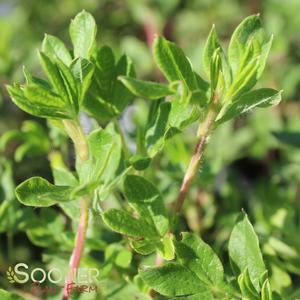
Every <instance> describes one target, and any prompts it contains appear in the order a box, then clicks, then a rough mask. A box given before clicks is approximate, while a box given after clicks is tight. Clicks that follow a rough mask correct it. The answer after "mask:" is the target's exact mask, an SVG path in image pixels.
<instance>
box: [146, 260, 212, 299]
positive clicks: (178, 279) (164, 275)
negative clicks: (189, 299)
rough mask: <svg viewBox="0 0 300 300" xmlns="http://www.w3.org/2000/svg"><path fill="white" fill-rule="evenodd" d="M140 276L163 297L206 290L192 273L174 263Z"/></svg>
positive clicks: (147, 271)
mask: <svg viewBox="0 0 300 300" xmlns="http://www.w3.org/2000/svg"><path fill="white" fill-rule="evenodd" d="M140 275H141V277H142V279H143V280H144V281H145V282H146V283H147V284H148V285H149V286H150V287H151V288H153V289H154V290H155V291H157V292H159V293H160V294H162V295H164V296H169V297H174V296H184V295H192V294H196V293H200V292H205V291H206V290H207V286H206V285H203V282H202V281H201V280H200V279H199V278H198V277H196V276H195V274H194V273H193V272H192V271H190V270H189V269H188V268H186V267H184V266H181V265H178V264H175V263H167V264H165V265H164V266H163V267H158V268H149V269H147V270H146V271H144V272H141V273H140Z"/></svg>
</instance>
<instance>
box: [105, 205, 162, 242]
mask: <svg viewBox="0 0 300 300" xmlns="http://www.w3.org/2000/svg"><path fill="white" fill-rule="evenodd" d="M102 218H103V221H104V223H105V224H106V225H107V226H108V227H110V228H111V229H113V230H114V231H116V232H119V233H121V234H126V235H128V236H131V237H137V238H150V239H151V238H153V237H156V236H157V233H156V231H155V228H154V227H151V226H150V225H149V224H148V223H146V222H144V221H143V220H138V219H135V218H134V217H132V216H131V215H130V214H129V213H127V212H125V211H123V210H119V209H115V208H112V209H109V210H107V211H105V212H104V213H103V214H102Z"/></svg>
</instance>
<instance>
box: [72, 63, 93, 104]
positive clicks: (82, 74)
mask: <svg viewBox="0 0 300 300" xmlns="http://www.w3.org/2000/svg"><path fill="white" fill-rule="evenodd" d="M70 69H71V72H72V74H73V76H74V78H75V80H76V82H77V89H78V94H79V95H80V97H79V104H80V105H81V104H82V102H83V100H84V98H85V94H86V93H87V91H88V88H89V87H90V84H91V80H92V77H93V74H94V65H93V64H92V63H91V62H90V61H89V60H87V59H84V58H80V57H79V58H77V59H75V60H74V61H73V62H72V64H71V66H70Z"/></svg>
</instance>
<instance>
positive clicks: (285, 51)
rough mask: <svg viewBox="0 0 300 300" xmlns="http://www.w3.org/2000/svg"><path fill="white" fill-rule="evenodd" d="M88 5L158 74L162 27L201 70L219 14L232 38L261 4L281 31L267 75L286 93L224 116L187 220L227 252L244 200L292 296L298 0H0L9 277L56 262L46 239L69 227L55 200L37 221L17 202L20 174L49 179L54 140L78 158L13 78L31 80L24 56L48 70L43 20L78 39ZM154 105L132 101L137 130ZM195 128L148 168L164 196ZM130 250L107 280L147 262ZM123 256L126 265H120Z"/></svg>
mask: <svg viewBox="0 0 300 300" xmlns="http://www.w3.org/2000/svg"><path fill="white" fill-rule="evenodd" d="M82 9H86V10H88V11H89V12H91V13H92V14H93V15H94V17H95V19H96V22H97V24H98V35H97V38H98V44H99V45H109V46H111V47H113V48H114V50H115V52H116V53H117V54H118V55H120V54H122V53H126V54H127V55H129V56H130V57H131V58H132V60H133V62H134V65H135V68H136V71H137V74H138V76H139V77H141V78H149V79H159V78H160V75H159V73H158V71H157V70H156V68H155V65H154V63H153V60H152V58H151V50H150V47H149V46H150V44H151V41H152V38H153V35H154V34H157V33H161V34H164V35H165V36H166V37H167V38H168V39H170V40H173V41H175V42H176V43H178V44H179V45H180V46H181V47H182V48H183V50H184V51H185V53H186V55H187V56H188V57H189V58H190V60H191V61H192V63H193V65H194V67H195V68H196V69H197V70H198V71H199V72H200V74H202V75H203V71H202V59H201V57H202V50H203V47H204V43H205V40H206V37H207V35H208V33H209V31H210V28H211V26H212V24H215V25H216V28H217V31H218V33H219V35H220V37H221V40H222V42H223V45H224V46H225V45H227V43H228V42H229V38H230V35H231V33H232V31H233V30H234V28H235V27H236V26H237V25H238V24H239V22H240V21H241V20H242V19H243V18H244V17H246V16H248V15H250V14H256V13H260V14H261V17H262V20H263V25H264V27H265V29H266V31H267V32H268V33H269V34H274V44H273V47H272V50H271V55H270V58H269V61H268V65H267V69H266V71H265V73H264V76H263V80H262V82H261V84H262V85H264V86H268V87H274V88H276V89H279V90H280V89H283V90H284V94H283V98H284V101H283V102H282V104H280V106H277V107H275V108H272V109H267V110H266V109H264V110H263V109H262V110H256V111H255V112H253V113H250V114H248V115H246V116H244V117H243V118H239V119H238V120H236V121H234V122H228V123H225V124H224V125H223V126H221V127H220V128H218V130H217V131H216V133H215V135H214V137H213V138H212V139H211V141H210V143H209V146H208V149H207V152H206V155H205V163H204V165H203V166H202V168H201V175H200V176H198V178H197V182H196V183H195V184H194V187H193V190H192V191H191V195H190V199H189V201H187V202H188V203H187V205H186V206H185V213H184V216H185V218H184V222H185V224H186V225H185V226H186V228H187V229H189V230H193V231H195V232H198V233H201V235H202V236H203V237H204V240H206V241H207V242H209V243H210V244H211V245H213V247H214V249H216V251H217V252H218V254H219V255H220V256H221V257H222V258H223V261H225V262H226V257H227V255H226V251H227V250H226V241H227V240H228V236H229V233H230V231H231V229H232V225H233V223H234V220H235V217H236V215H237V213H238V212H239V211H240V210H241V209H245V210H246V211H247V213H248V214H249V215H250V219H251V221H252V222H253V224H254V226H255V229H256V231H257V232H258V235H259V237H260V241H261V244H262V249H263V252H264V255H265V257H267V265H268V267H269V269H270V271H271V283H272V287H273V288H274V289H276V291H278V293H281V294H283V295H292V296H286V298H284V299H296V298H297V297H300V296H299V293H300V282H299V275H300V239H299V233H300V205H299V204H300V188H299V183H300V171H299V167H300V150H299V149H298V148H299V147H300V138H299V135H298V132H300V112H299V97H300V32H299V28H300V18H299V11H300V1H299V0H285V1H282V0H260V1H258V0H249V1H246V0H244V1H243V0H239V1H238V0H185V1H184V0H152V1H151V0H149V1H145V0H123V1H121V0H82V1H79V0H53V1H49V0H39V1H36V0H7V1H3V0H2V1H0V83H1V95H0V136H1V138H0V150H1V154H0V287H2V288H4V289H8V290H9V289H13V288H16V287H15V286H12V285H11V284H9V283H8V282H7V280H6V278H5V276H4V274H5V271H6V270H7V268H8V266H9V265H13V264H14V263H16V262H19V261H25V262H28V263H31V264H33V265H34V264H37V265H41V264H42V263H41V262H42V261H43V262H45V263H46V262H47V263H49V262H50V261H51V260H49V259H48V260H47V257H45V255H46V256H47V255H48V256H49V255H50V256H51V255H53V249H52V248H51V247H50V246H49V245H50V244H51V243H53V237H51V230H52V229H53V228H56V229H57V228H64V226H65V225H64V224H65V223H64V222H66V221H65V220H64V219H63V220H64V221H62V223H59V222H60V221H57V220H56V219H57V218H58V217H54V216H55V212H54V211H53V209H51V210H50V209H49V211H47V212H46V214H47V215H48V220H44V221H43V222H46V223H45V224H44V223H43V224H41V223H38V218H37V212H36V211H35V210H33V209H31V208H25V207H22V206H21V205H20V204H18V202H17V200H16V199H15V196H14V186H15V185H17V184H18V183H20V182H22V181H23V180H25V179H26V178H28V177H30V176H33V175H35V176H37V175H38V176H43V177H45V178H48V179H49V180H51V178H52V175H51V163H53V161H54V160H55V154H56V150H60V151H62V153H64V154H65V155H64V158H65V163H66V164H68V165H69V166H71V167H72V164H73V159H74V155H73V154H72V152H71V151H70V148H71V147H70V145H69V143H68V142H67V139H66V137H65V136H64V135H63V134H61V133H60V132H58V131H57V130H56V129H54V128H53V127H52V126H51V125H48V124H46V122H44V121H43V120H40V119H37V118H34V117H31V116H29V115H27V114H25V113H23V112H22V111H21V110H19V109H18V108H17V107H16V106H15V105H14V104H13V103H12V102H11V101H10V99H9V97H8V94H7V92H6V90H5V84H7V83H11V82H12V81H15V80H16V81H22V80H23V75H22V67H23V65H26V66H27V67H28V68H29V69H30V70H32V71H33V72H36V73H39V72H40V69H39V67H38V59H37V49H39V48H40V46H41V41H42V39H43V36H44V33H45V32H46V33H49V34H52V35H56V36H58V37H60V38H61V39H63V40H64V41H65V42H66V43H67V45H68V44H70V40H69V37H68V32H67V28H68V24H69V20H70V19H71V18H72V17H74V16H75V15H76V13H77V12H79V11H80V10H82ZM147 110H148V103H147V102H146V101H143V100H136V105H135V108H134V109H133V110H132V109H130V108H129V109H128V110H127V111H126V112H125V116H123V122H124V128H125V130H126V132H125V133H126V135H127V137H128V140H129V141H130V140H131V138H132V140H133V137H134V136H135V135H136V134H137V133H136V130H137V129H135V128H139V126H142V125H141V124H143V123H145V122H146V121H145V120H146V117H147ZM86 122H87V123H88V121H86ZM86 126H88V124H86ZM194 133H195V128H194V127H191V128H188V129H187V130H186V133H185V134H184V135H180V136H177V137H176V138H174V139H172V140H171V141H170V142H169V143H168V144H167V146H166V148H165V150H164V152H163V153H162V154H161V155H160V156H159V157H157V158H156V160H155V162H154V163H153V164H152V165H151V168H149V169H148V170H147V172H146V174H145V176H147V177H148V178H149V179H151V180H152V181H154V182H157V184H158V185H159V187H160V190H161V191H162V192H163V193H164V194H165V195H168V196H166V199H165V201H166V203H168V202H170V201H172V200H173V199H174V197H175V195H176V193H177V191H178V187H179V183H180V181H181V178H182V176H183V174H184V170H185V168H186V164H187V163H188V161H189V158H190V155H191V153H192V149H193V145H194V144H195V139H194ZM182 137H184V138H182ZM276 137H277V138H276ZM282 141H284V142H285V143H282ZM291 145H292V146H291ZM49 153H50V154H51V155H49ZM116 198H117V197H112V198H111V201H116ZM107 205H108V206H109V205H110V204H107ZM52 215H53V218H51V216H52ZM28 217H29V218H37V224H38V225H36V226H37V228H38V229H39V230H40V231H39V232H38V233H37V230H34V229H36V228H33V227H32V226H31V227H30V226H28V224H26V222H27V221H26V220H27V219H28ZM61 217H63V216H61ZM54 219H55V220H54ZM54 221H55V222H56V221H57V222H56V223H55V222H54ZM100 225H101V224H100ZM55 226H58V227H55ZM60 226H62V227H60ZM100 227H101V228H102V227H103V226H102V225H101V226H100ZM41 228H42V229H43V230H44V231H45V232H43V231H41V230H42V229H41ZM100 231H101V234H99V236H98V237H99V240H98V243H99V244H97V245H98V248H97V247H96V246H95V245H94V248H95V249H97V250H94V251H95V252H96V254H95V255H94V256H93V258H94V259H95V263H98V264H99V265H100V268H103V266H107V261H106V258H107V255H105V253H104V252H105V251H104V248H105V247H104V246H103V245H106V244H105V243H111V242H112V241H114V240H115V241H117V240H118V238H119V237H117V236H116V237H115V236H113V237H111V236H110V237H108V236H109V233H107V232H106V231H105V229H101V230H100ZM53 232H55V230H54V229H53ZM110 234H111V235H112V233H110ZM45 236H46V237H45ZM41 237H43V239H42V238H41ZM47 239H48V240H47ZM100 240H101V241H103V243H104V244H101V243H100ZM99 245H100V246H99ZM101 245H102V246H101ZM52 246H53V244H52ZM101 247H102V249H101ZM47 251H48V252H47ZM66 256H67V255H66ZM132 259H133V262H132V263H131V264H128V265H126V266H125V267H124V266H122V268H121V269H122V272H123V273H122V272H121V271H120V266H115V265H114V266H112V267H111V269H109V271H107V274H106V275H107V276H106V277H107V278H109V279H107V280H112V282H114V283H113V284H111V287H110V288H111V289H112V286H114V285H118V284H121V283H122V282H123V281H124V280H125V281H126V280H127V279H125V277H126V276H127V275H126V274H133V273H134V271H133V270H132V266H136V265H137V264H138V263H137V262H136V261H135V260H134V259H135V258H134V257H133V258H132ZM147 259H148V260H149V259H150V258H147ZM114 268H116V269H117V270H118V272H116V273H113V272H114V271H113V270H114ZM118 268H119V269H118ZM112 274H113V275H112ZM2 275H3V276H2ZM125 275H126V276H125ZM17 288H18V287H17ZM20 288H22V287H20ZM133 289H134V291H135V288H133ZM120 291H121V292H120ZM120 291H119V292H116V293H115V294H113V296H110V297H108V296H105V295H108V294H109V293H111V291H109V289H108V291H107V294H105V293H106V291H104V292H103V295H102V296H101V297H103V298H99V299H116V300H117V299H125V297H126V295H127V294H126V293H129V294H128V295H132V293H133V292H132V291H131V290H130V291H127V290H124V289H123V291H122V288H121V289H120ZM28 297H29V298H28V299H31V298H30V296H28ZM99 297H100V296H99ZM289 297H290V298H289ZM82 299H85V298H82ZM86 299H87V298H86ZM127 299H131V298H130V296H129V298H127ZM132 299H133V298H132ZM136 299H144V298H136ZM145 299H147V298H145Z"/></svg>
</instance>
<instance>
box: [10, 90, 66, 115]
mask: <svg viewBox="0 0 300 300" xmlns="http://www.w3.org/2000/svg"><path fill="white" fill-rule="evenodd" d="M7 90H8V92H9V95H10V96H11V99H12V101H13V102H14V103H15V104H16V105H17V106H19V107H20V108H21V109H22V110H24V111H25V112H27V113H29V114H31V115H34V116H37V117H41V118H49V119H70V118H71V116H70V115H69V113H68V112H67V111H66V110H65V109H64V108H62V107H55V106H50V107H49V106H48V105H47V103H46V104H45V105H43V104H38V103H36V102H33V101H30V99H28V98H27V97H26V96H25V94H24V90H23V89H22V88H21V87H20V86H19V85H14V86H7ZM34 96H35V97H36V95H34ZM40 100H41V99H40ZM56 100H57V99H56Z"/></svg>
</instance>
